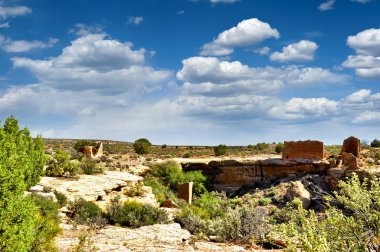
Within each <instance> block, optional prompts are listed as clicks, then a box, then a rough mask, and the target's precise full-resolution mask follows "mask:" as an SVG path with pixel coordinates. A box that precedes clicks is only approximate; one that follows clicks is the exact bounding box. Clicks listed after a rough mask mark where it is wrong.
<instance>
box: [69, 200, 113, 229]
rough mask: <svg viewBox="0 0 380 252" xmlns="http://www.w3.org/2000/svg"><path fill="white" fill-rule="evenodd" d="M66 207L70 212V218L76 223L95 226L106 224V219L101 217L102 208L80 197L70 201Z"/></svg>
mask: <svg viewBox="0 0 380 252" xmlns="http://www.w3.org/2000/svg"><path fill="white" fill-rule="evenodd" d="M68 209H69V210H70V211H71V212H72V218H73V219H74V221H75V222H76V223H77V224H82V225H89V226H92V227H95V228H102V227H103V226H105V225H106V224H107V221H106V219H104V218H102V210H101V209H100V208H99V207H98V206H97V205H95V204H94V203H92V202H89V201H85V200H84V199H82V198H80V199H76V200H75V201H73V202H70V203H69V205H68Z"/></svg>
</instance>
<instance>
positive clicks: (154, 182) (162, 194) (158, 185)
mask: <svg viewBox="0 0 380 252" xmlns="http://www.w3.org/2000/svg"><path fill="white" fill-rule="evenodd" d="M144 185H146V186H150V187H151V188H152V192H153V194H154V195H155V197H156V200H157V201H158V203H160V204H161V203H163V202H164V201H165V200H166V199H171V200H173V201H177V196H176V195H175V193H174V192H173V191H171V190H169V189H168V187H167V186H165V185H163V184H162V182H161V180H160V179H159V178H156V177H152V176H147V177H145V178H144Z"/></svg>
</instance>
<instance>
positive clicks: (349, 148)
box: [341, 136, 360, 157]
mask: <svg viewBox="0 0 380 252" xmlns="http://www.w3.org/2000/svg"><path fill="white" fill-rule="evenodd" d="M344 152H345V153H351V154H353V155H354V156H355V157H360V139H359V138H356V137H353V136H351V137H349V138H347V139H345V140H344V141H343V146H342V150H341V154H343V153H344Z"/></svg>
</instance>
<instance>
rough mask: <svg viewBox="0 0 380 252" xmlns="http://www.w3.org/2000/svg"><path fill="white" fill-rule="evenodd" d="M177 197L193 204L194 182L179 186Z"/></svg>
mask: <svg viewBox="0 0 380 252" xmlns="http://www.w3.org/2000/svg"><path fill="white" fill-rule="evenodd" d="M177 196H178V198H179V199H183V200H184V201H186V202H187V203H189V204H191V201H192V198H193V182H188V183H184V184H178V185H177Z"/></svg>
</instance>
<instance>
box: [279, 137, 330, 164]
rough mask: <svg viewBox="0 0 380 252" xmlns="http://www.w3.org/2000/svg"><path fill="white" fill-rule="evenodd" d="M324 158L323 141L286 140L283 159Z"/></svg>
mask: <svg viewBox="0 0 380 252" xmlns="http://www.w3.org/2000/svg"><path fill="white" fill-rule="evenodd" d="M297 158H301V159H324V158H325V149H324V146H323V142H321V141H310V140H308V141H297V142H293V141H291V142H285V143H284V148H283V150H282V159H284V160H288V159H297Z"/></svg>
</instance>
